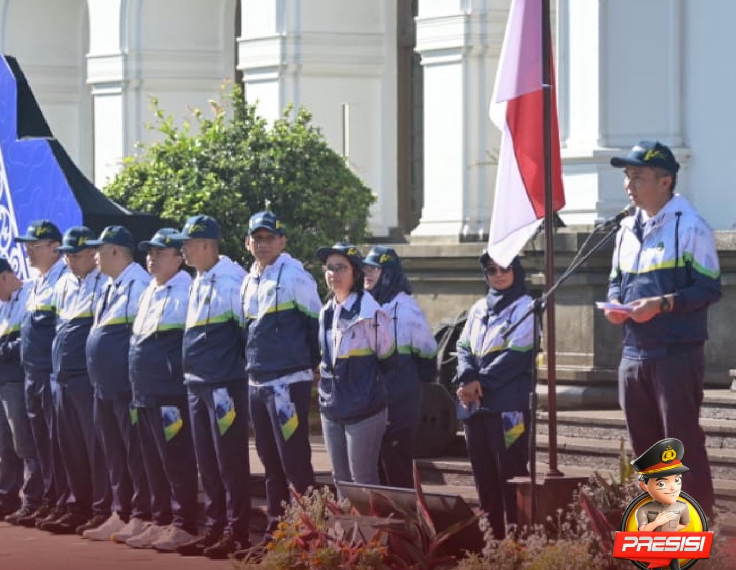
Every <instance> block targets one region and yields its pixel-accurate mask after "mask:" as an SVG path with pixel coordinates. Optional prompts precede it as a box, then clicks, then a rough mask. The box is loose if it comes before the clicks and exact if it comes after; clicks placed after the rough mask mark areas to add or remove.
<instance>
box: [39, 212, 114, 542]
mask: <svg viewBox="0 0 736 570" xmlns="http://www.w3.org/2000/svg"><path fill="white" fill-rule="evenodd" d="M94 239H95V235H94V234H93V233H92V230H90V229H89V228H87V227H85V226H76V227H73V228H70V229H68V230H67V231H66V233H65V234H64V239H63V245H62V246H61V247H58V248H57V250H58V251H59V252H61V253H63V254H64V258H65V260H66V264H67V267H68V268H69V270H68V271H66V272H65V273H64V275H62V276H61V278H60V279H59V280H58V281H57V282H56V287H55V291H54V305H55V307H56V335H55V336H54V342H53V344H52V347H51V354H52V361H53V370H54V376H53V377H54V380H55V381H56V384H57V385H58V388H57V390H58V394H57V397H56V401H55V404H56V416H57V418H58V424H59V443H60V446H61V449H62V451H63V453H62V456H63V462H64V467H65V469H66V474H67V480H68V482H69V489H70V490H71V495H70V497H69V500H68V501H67V511H68V512H67V513H66V514H65V515H64V516H63V517H61V518H60V519H58V520H56V521H52V522H47V523H44V524H42V525H41V527H40V528H41V529H42V530H47V531H50V532H53V533H55V534H73V533H74V532H77V533H78V534H81V533H82V532H84V531H85V530H87V529H89V528H96V527H98V526H100V525H101V524H102V523H104V522H105V521H106V520H107V519H108V518H109V517H110V514H111V510H112V492H111V490H110V480H109V478H108V475H107V469H106V468H105V456H104V455H103V453H102V445H101V443H100V439H99V436H98V434H97V430H96V427H95V422H94V418H93V410H94V391H93V390H92V384H91V382H90V379H89V374H87V357H86V348H85V347H86V344H87V336H88V335H89V331H90V328H91V327H92V319H93V310H94V306H95V304H96V302H97V301H99V299H100V297H101V295H102V282H103V281H104V280H105V277H104V276H103V275H102V274H101V273H100V271H99V270H98V269H97V267H96V264H95V249H94V248H93V247H92V246H90V245H89V242H90V241H92V240H94Z"/></svg>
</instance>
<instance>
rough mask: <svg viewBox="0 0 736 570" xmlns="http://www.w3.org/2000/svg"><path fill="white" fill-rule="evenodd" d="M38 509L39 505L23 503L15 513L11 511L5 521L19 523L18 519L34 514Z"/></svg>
mask: <svg viewBox="0 0 736 570" xmlns="http://www.w3.org/2000/svg"><path fill="white" fill-rule="evenodd" d="M37 510H38V507H31V506H28V505H23V506H22V507H21V508H19V509H18V510H17V511H15V512H14V513H11V514H9V515H6V516H5V522H6V523H10V524H18V519H22V518H25V517H27V516H30V515H32V514H33V513H35V512H36V511H37Z"/></svg>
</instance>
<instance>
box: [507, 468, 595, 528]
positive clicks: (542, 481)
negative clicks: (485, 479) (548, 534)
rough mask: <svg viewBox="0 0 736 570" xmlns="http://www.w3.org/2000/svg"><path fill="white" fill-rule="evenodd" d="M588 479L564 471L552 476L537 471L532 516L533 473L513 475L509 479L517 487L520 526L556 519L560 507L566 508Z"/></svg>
mask: <svg viewBox="0 0 736 570" xmlns="http://www.w3.org/2000/svg"><path fill="white" fill-rule="evenodd" d="M587 482H588V477H579V476H572V475H564V474H562V473H560V475H559V476H554V477H550V476H548V475H544V476H542V475H538V476H537V477H536V484H535V486H534V490H535V491H536V503H537V504H536V509H535V510H536V516H534V518H532V498H531V497H532V479H531V477H514V478H513V479H510V480H509V481H508V484H509V485H511V487H512V489H514V491H515V493H514V496H515V497H516V511H517V516H518V524H519V526H525V525H526V526H532V525H535V524H546V523H547V522H548V521H547V518H548V517H551V518H552V521H554V522H556V521H557V510H558V509H562V510H563V512H564V511H567V510H568V508H569V506H570V503H572V501H573V494H574V493H575V491H577V489H578V487H579V485H581V484H583V483H587Z"/></svg>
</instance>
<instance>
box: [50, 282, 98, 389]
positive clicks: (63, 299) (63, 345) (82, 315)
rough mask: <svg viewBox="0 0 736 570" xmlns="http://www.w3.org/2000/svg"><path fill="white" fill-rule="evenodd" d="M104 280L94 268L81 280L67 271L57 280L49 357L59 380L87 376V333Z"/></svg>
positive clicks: (62, 381) (90, 326)
mask: <svg viewBox="0 0 736 570" xmlns="http://www.w3.org/2000/svg"><path fill="white" fill-rule="evenodd" d="M105 281H107V277H105V276H104V275H103V274H102V273H100V271H99V270H98V269H96V268H95V269H93V270H92V271H90V272H89V273H88V274H87V275H86V276H85V277H84V279H80V278H79V277H77V276H76V275H74V274H73V273H72V272H71V271H67V272H66V273H64V275H62V276H61V278H60V279H59V280H58V281H57V282H56V288H55V291H54V300H55V306H56V336H55V337H54V342H53V344H52V345H51V359H52V361H53V365H54V368H53V371H54V376H55V377H56V380H57V381H58V382H61V383H65V382H66V381H68V380H70V379H71V378H75V377H85V378H86V376H87V355H86V347H87V336H89V331H90V329H91V328H92V321H93V320H94V307H95V305H96V304H97V301H99V300H100V298H101V297H102V284H103V283H104V282H105Z"/></svg>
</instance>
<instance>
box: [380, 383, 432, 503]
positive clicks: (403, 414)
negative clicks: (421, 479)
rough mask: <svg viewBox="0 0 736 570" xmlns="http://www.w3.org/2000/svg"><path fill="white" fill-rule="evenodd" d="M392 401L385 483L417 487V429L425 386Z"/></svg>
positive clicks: (383, 474) (383, 465)
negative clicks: (415, 464) (415, 444)
mask: <svg viewBox="0 0 736 570" xmlns="http://www.w3.org/2000/svg"><path fill="white" fill-rule="evenodd" d="M388 390H389V402H388V424H387V425H386V433H384V434H383V441H382V442H381V456H380V466H379V467H380V475H381V483H382V484H384V485H388V486H389V487H405V488H408V489H413V488H414V461H413V459H414V455H413V451H414V433H415V432H416V427H417V424H418V423H419V416H420V414H421V410H422V396H421V394H422V392H421V386H420V385H419V384H418V383H417V390H416V391H413V393H409V394H406V397H401V398H392V397H391V387H388Z"/></svg>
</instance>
